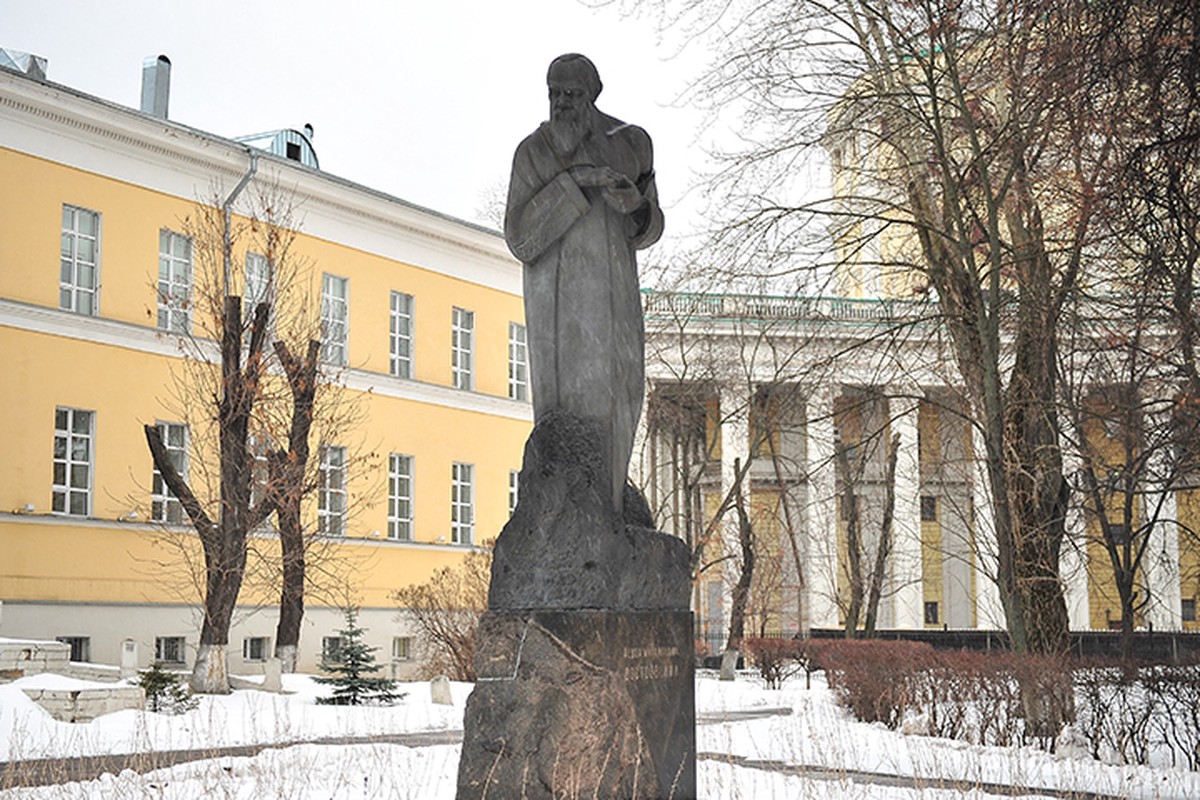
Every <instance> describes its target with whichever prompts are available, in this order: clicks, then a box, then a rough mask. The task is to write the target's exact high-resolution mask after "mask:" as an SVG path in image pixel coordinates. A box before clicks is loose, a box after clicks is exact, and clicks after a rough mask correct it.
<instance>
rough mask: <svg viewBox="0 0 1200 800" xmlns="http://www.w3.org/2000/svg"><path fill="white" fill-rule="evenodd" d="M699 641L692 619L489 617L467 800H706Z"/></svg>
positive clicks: (466, 754) (465, 768) (567, 614)
mask: <svg viewBox="0 0 1200 800" xmlns="http://www.w3.org/2000/svg"><path fill="white" fill-rule="evenodd" d="M691 636H692V619H691V613H690V612H686V611H681V612H664V611H657V612H651V611H645V612H628V611H627V612H620V611H547V612H538V611H532V612H526V613H512V612H488V613H487V614H485V615H484V619H483V621H482V623H481V625H480V637H479V650H478V652H480V653H483V652H485V651H487V652H489V653H491V654H492V655H491V656H490V657H488V658H486V659H482V658H481V659H479V661H480V668H481V671H480V674H479V680H478V682H477V683H476V686H475V691H474V692H473V693H472V694H471V697H470V699H469V700H468V701H467V710H466V718H465V725H466V726H467V727H468V728H469V729H471V730H474V731H476V732H477V733H476V735H475V736H472V737H468V738H467V739H466V740H465V741H464V743H463V757H462V761H461V762H460V768H459V793H458V796H459V797H460V798H468V797H470V798H474V797H482V796H483V795H484V789H485V787H487V786H489V785H490V786H492V787H493V791H494V789H495V788H497V787H499V788H503V789H504V790H505V791H514V792H519V794H518V795H517V796H524V797H527V798H530V800H535V798H551V797H556V796H558V794H556V792H555V790H554V788H553V787H559V788H560V789H561V787H563V786H573V787H576V788H577V789H578V792H577V794H578V796H580V797H601V798H645V800H652V799H653V798H675V800H685V799H686V798H693V797H695V796H696V795H695V786H696V776H695V754H694V752H693V751H694V747H695V744H694V736H693V730H694V722H695V711H694V690H693V683H692V681H693V678H694V674H693V664H692V655H691V651H692V648H691V641H692V639H691ZM485 732H486V733H485Z"/></svg>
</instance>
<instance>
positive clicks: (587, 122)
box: [550, 109, 592, 156]
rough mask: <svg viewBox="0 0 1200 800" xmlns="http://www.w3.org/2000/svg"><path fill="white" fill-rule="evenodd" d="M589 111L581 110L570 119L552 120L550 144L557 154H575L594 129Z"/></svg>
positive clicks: (558, 118)
mask: <svg viewBox="0 0 1200 800" xmlns="http://www.w3.org/2000/svg"><path fill="white" fill-rule="evenodd" d="M589 111H590V109H580V113H579V114H577V115H575V116H572V117H569V118H563V117H551V118H550V144H551V145H552V146H553V147H554V152H555V153H557V154H558V155H560V156H569V155H571V154H572V153H574V152H575V148H577V147H579V144H580V142H582V141H583V140H584V137H586V136H587V135H588V133H589V132H590V131H591V129H592V114H591V113H589Z"/></svg>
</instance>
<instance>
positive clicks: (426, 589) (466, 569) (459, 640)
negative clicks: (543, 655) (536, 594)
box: [392, 550, 492, 681]
mask: <svg viewBox="0 0 1200 800" xmlns="http://www.w3.org/2000/svg"><path fill="white" fill-rule="evenodd" d="M491 571H492V553H491V550H474V551H471V552H469V553H467V555H466V557H465V558H464V559H463V561H462V564H460V565H459V566H457V567H443V568H442V569H439V570H438V571H437V572H435V573H433V576H432V577H430V579H429V580H428V581H426V582H425V583H421V584H414V585H412V586H408V587H405V588H404V589H400V590H398V591H396V592H394V593H393V594H392V599H393V600H395V601H396V602H397V604H399V606H400V607H401V608H402V609H403V610H404V611H405V612H407V613H408V614H410V615H411V617H412V619H413V620H414V621H415V622H416V624H417V627H418V629H419V630H420V631H421V635H422V639H423V641H424V645H425V655H426V660H425V664H424V668H425V671H426V672H428V673H429V674H430V675H446V676H448V677H449V678H451V679H452V680H456V681H474V680H475V636H476V633H477V631H478V629H479V618H480V616H481V615H482V614H483V611H484V609H486V608H487V594H488V581H489V580H490V578H491Z"/></svg>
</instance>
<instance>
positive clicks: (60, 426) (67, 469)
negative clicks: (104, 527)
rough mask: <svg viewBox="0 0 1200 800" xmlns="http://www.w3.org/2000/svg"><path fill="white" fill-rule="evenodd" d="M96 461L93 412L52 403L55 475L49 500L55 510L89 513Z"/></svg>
mask: <svg viewBox="0 0 1200 800" xmlns="http://www.w3.org/2000/svg"><path fill="white" fill-rule="evenodd" d="M95 464H96V412H95V411H89V410H87V409H82V408H68V407H66V406H57V407H55V409H54V475H53V485H52V489H51V501H50V507H51V509H52V510H53V512H54V513H55V514H63V515H66V516H72V517H90V516H91V515H92V484H93V483H94V481H95V471H96V470H95ZM80 504H81V505H80Z"/></svg>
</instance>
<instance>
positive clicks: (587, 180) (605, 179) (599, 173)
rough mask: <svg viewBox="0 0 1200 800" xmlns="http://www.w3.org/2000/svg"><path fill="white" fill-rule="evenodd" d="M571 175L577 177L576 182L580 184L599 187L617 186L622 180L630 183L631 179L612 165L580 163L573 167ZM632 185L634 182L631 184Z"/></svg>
mask: <svg viewBox="0 0 1200 800" xmlns="http://www.w3.org/2000/svg"><path fill="white" fill-rule="evenodd" d="M570 173H571V177H572V178H574V179H575V183H577V184H579V185H580V186H588V187H592V188H597V189H608V188H611V187H613V186H616V185H617V184H618V183H619V182H620V181H624V182H625V183H627V184H628V183H629V179H628V178H626V177H625V176H624V175H622V174H621V173H619V172H617V171H616V170H614V169H613V168H612V167H593V166H589V165H584V164H580V165H578V166H574V167H571V169H570ZM630 185H632V184H630Z"/></svg>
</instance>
